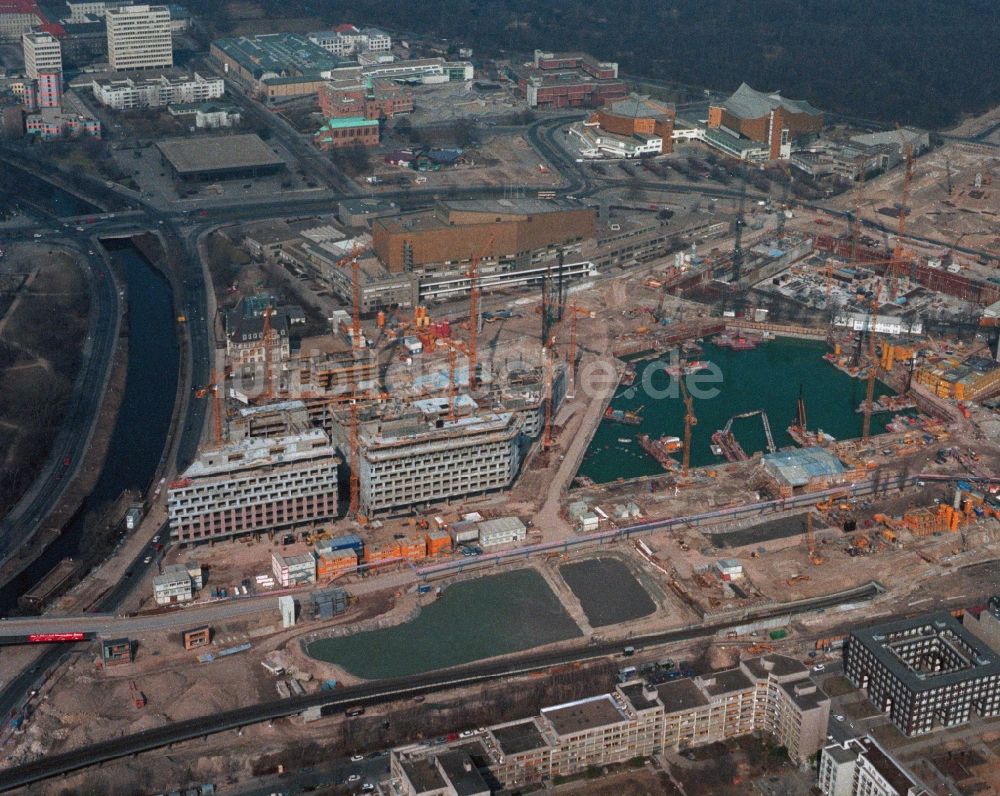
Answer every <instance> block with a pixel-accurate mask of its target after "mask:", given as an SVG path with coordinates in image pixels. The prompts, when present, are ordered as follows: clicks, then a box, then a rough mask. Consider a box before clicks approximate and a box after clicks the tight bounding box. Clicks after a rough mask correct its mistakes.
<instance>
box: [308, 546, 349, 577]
mask: <svg viewBox="0 0 1000 796" xmlns="http://www.w3.org/2000/svg"><path fill="white" fill-rule="evenodd" d="M357 566H358V554H357V553H356V552H355V551H354V550H351V549H347V550H334V551H331V552H329V553H321V554H319V555H318V556H317V558H316V576H317V577H318V578H335V577H337V576H338V575H341V574H343V573H344V572H349V571H350V570H352V569H355V568H356V567H357Z"/></svg>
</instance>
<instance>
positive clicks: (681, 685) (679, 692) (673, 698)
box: [656, 678, 708, 713]
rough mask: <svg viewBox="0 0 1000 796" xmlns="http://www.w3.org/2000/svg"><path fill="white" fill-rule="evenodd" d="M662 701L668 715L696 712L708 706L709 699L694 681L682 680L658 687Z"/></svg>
mask: <svg viewBox="0 0 1000 796" xmlns="http://www.w3.org/2000/svg"><path fill="white" fill-rule="evenodd" d="M656 692H657V693H658V694H659V695H660V701H661V702H662V703H663V707H664V709H665V710H666V712H667V713H676V712H677V711H681V710H694V709H695V708H700V707H703V706H704V705H707V704H708V699H707V698H706V697H705V695H704V694H703V693H702V692H701V689H700V688H698V686H697V685H695V683H694V681H693V680H689V679H687V678H682V679H680V680H671V681H670V682H667V683H662V684H660V685H658V686H657V687H656Z"/></svg>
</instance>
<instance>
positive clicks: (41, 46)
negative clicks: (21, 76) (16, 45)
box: [21, 31, 62, 80]
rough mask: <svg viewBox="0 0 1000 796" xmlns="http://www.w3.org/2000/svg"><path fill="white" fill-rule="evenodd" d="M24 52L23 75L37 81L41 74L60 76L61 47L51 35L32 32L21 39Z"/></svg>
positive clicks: (57, 40)
mask: <svg viewBox="0 0 1000 796" xmlns="http://www.w3.org/2000/svg"><path fill="white" fill-rule="evenodd" d="M21 49H22V50H23V52H24V73H25V74H26V75H27V76H28V77H29V78H31V79H32V80H38V76H39V74H40V73H42V72H48V73H56V74H62V47H61V46H60V45H59V39H57V38H56V37H55V36H53V35H52V34H51V33H40V32H38V31H32V32H30V33H25V34H24V35H23V36H22V37H21Z"/></svg>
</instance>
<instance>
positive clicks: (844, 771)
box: [818, 736, 930, 796]
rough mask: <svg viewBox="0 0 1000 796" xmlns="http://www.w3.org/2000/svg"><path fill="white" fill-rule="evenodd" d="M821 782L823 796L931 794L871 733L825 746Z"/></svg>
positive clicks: (905, 795)
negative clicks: (863, 736)
mask: <svg viewBox="0 0 1000 796" xmlns="http://www.w3.org/2000/svg"><path fill="white" fill-rule="evenodd" d="M818 785H819V791H820V793H821V794H822V796H930V795H929V792H928V791H927V790H926V789H925V788H924V786H923V785H921V784H920V783H919V782H918V781H917V780H916V778H915V777H914V776H913V775H912V774H911V773H910V772H909V771H907V770H906V769H905V768H904V767H903V766H902V765H901V764H900V763H899V761H897V760H896V759H895V758H894V757H892V755H890V754H889V753H888V752H887V751H886V750H885V749H883V748H882V746H881V745H880V744H879V743H878V741H876V740H875V739H874V738H872V737H871V736H867V737H865V738H852V739H850V740H848V741H845V742H844V743H843V744H839V743H831V744H829V745H827V746H824V747H823V752H822V754H821V756H820V761H819V779H818Z"/></svg>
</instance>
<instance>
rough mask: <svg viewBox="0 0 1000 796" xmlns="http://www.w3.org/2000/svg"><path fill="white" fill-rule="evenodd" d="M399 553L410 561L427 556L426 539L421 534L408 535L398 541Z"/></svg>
mask: <svg viewBox="0 0 1000 796" xmlns="http://www.w3.org/2000/svg"><path fill="white" fill-rule="evenodd" d="M399 555H401V556H402V557H403V558H406V559H409V560H410V561H420V560H422V559H424V558H426V557H427V541H426V539H425V537H423V536H408V537H406V538H405V539H401V540H400V542H399Z"/></svg>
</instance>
